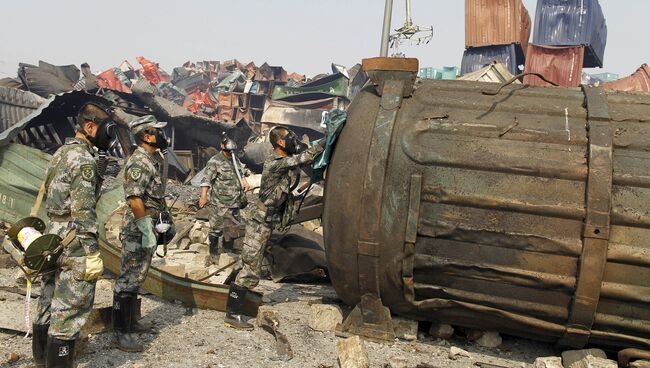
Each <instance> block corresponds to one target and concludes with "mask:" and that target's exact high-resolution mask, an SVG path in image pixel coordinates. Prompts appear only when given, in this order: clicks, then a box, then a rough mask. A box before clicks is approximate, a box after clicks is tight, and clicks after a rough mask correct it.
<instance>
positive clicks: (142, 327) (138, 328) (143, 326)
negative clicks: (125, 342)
mask: <svg viewBox="0 0 650 368" xmlns="http://www.w3.org/2000/svg"><path fill="white" fill-rule="evenodd" d="M138 300H139V299H138V298H137V296H136V298H135V302H134V303H133V305H132V306H131V307H132V308H133V310H132V311H131V315H132V316H133V318H132V319H131V332H136V333H142V332H149V331H150V330H151V324H150V323H142V322H140V321H138V319H137V316H138V304H139V302H138Z"/></svg>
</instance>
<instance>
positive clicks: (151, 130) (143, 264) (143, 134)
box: [113, 115, 175, 352]
mask: <svg viewBox="0 0 650 368" xmlns="http://www.w3.org/2000/svg"><path fill="white" fill-rule="evenodd" d="M166 125H167V123H165V122H158V121H157V120H156V118H155V117H154V116H152V115H147V116H143V117H141V118H138V119H137V120H134V121H132V122H131V123H130V124H129V128H130V129H131V133H133V135H134V136H135V137H136V139H137V140H138V148H137V149H136V150H135V152H133V154H132V155H131V157H129V159H128V160H127V161H126V165H125V169H124V196H125V197H126V201H127V203H128V207H127V208H126V211H125V212H124V218H123V220H122V229H121V231H120V240H121V241H122V266H121V274H120V276H119V277H118V278H117V280H116V281H115V290H114V295H113V328H114V330H115V340H116V347H117V348H118V349H120V350H123V351H130V352H135V351H142V350H143V347H142V345H141V344H140V343H139V342H138V341H137V339H136V338H135V335H134V333H135V332H143V331H145V330H146V327H144V326H142V325H140V323H138V322H137V321H136V313H137V302H138V300H137V293H138V289H139V288H140V285H142V283H143V282H144V279H145V278H146V276H147V271H148V270H149V266H150V265H151V258H152V257H153V254H154V252H155V250H156V246H157V245H158V244H159V243H161V242H160V241H159V238H161V239H162V238H165V239H171V238H173V236H174V231H175V230H174V226H173V222H172V219H171V214H170V212H169V209H168V208H167V204H166V203H165V188H164V186H165V183H163V181H162V178H161V175H160V173H161V162H160V159H157V158H156V157H155V156H160V155H159V152H160V151H159V150H165V149H166V148H167V137H166V136H165V132H164V131H163V130H162V129H163V128H164V127H165V126H166Z"/></svg>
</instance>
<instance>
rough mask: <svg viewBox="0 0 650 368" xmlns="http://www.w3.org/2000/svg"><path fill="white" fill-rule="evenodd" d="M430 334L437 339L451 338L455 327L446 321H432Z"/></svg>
mask: <svg viewBox="0 0 650 368" xmlns="http://www.w3.org/2000/svg"><path fill="white" fill-rule="evenodd" d="M429 335H431V336H432V337H434V338H436V339H443V340H449V339H451V338H452V336H454V327H452V326H451V325H448V324H444V323H442V324H441V323H432V324H431V328H429Z"/></svg>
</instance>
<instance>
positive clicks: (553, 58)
mask: <svg viewBox="0 0 650 368" xmlns="http://www.w3.org/2000/svg"><path fill="white" fill-rule="evenodd" d="M584 59H585V47H584V46H571V47H559V46H539V45H533V44H530V45H528V52H527V54H526V67H525V68H524V72H526V73H531V72H532V73H539V74H541V75H543V76H544V77H545V78H546V79H548V80H550V81H552V82H555V83H557V84H559V85H560V86H564V87H577V86H579V85H580V83H581V82H582V65H583V63H584ZM524 84H530V85H533V86H549V84H548V83H546V82H544V81H543V80H542V79H540V78H539V77H537V76H535V75H527V76H525V77H524Z"/></svg>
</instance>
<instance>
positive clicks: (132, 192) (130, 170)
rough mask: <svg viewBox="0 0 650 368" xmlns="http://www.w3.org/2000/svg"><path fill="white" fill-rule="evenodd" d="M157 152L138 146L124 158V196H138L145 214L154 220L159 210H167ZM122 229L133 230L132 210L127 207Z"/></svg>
mask: <svg viewBox="0 0 650 368" xmlns="http://www.w3.org/2000/svg"><path fill="white" fill-rule="evenodd" d="M155 154H157V152H154V153H149V152H147V151H146V150H145V149H144V148H142V147H138V148H137V149H136V150H135V151H134V152H133V154H132V155H131V157H129V159H128V160H126V165H125V168H124V197H125V198H126V199H127V203H128V198H129V197H139V198H140V199H142V201H143V202H144V207H145V211H146V213H147V215H149V216H151V218H152V219H153V220H156V219H157V218H158V216H159V215H160V213H161V212H163V211H167V204H166V202H165V191H164V189H163V182H162V178H161V175H160V173H161V166H162V165H161V163H160V161H159V160H157V159H156V157H155V156H154V155H155ZM122 229H123V230H127V231H135V230H136V229H137V227H136V226H135V220H134V217H133V212H132V211H131V209H130V208H129V207H127V210H126V211H124V217H123V222H122Z"/></svg>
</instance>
